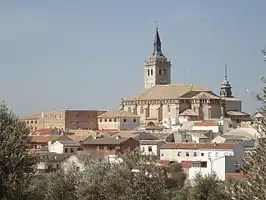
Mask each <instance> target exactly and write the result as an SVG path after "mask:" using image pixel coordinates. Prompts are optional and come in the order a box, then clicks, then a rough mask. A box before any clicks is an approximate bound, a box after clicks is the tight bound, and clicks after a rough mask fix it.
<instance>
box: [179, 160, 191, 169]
mask: <svg viewBox="0 0 266 200" xmlns="http://www.w3.org/2000/svg"><path fill="white" fill-rule="evenodd" d="M181 166H182V168H190V167H192V161H182V162H181Z"/></svg>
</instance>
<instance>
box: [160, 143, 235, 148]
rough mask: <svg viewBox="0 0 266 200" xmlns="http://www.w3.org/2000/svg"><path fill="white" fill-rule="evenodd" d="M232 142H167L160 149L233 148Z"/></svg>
mask: <svg viewBox="0 0 266 200" xmlns="http://www.w3.org/2000/svg"><path fill="white" fill-rule="evenodd" d="M235 147H236V144H234V143H220V144H213V143H167V144H165V145H163V146H162V147H161V149H233V148H235Z"/></svg>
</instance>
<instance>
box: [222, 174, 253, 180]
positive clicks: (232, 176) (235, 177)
mask: <svg viewBox="0 0 266 200" xmlns="http://www.w3.org/2000/svg"><path fill="white" fill-rule="evenodd" d="M225 179H226V180H230V179H232V180H247V179H248V175H246V174H243V173H226V174H225Z"/></svg>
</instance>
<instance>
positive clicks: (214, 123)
mask: <svg viewBox="0 0 266 200" xmlns="http://www.w3.org/2000/svg"><path fill="white" fill-rule="evenodd" d="M194 126H218V122H194Z"/></svg>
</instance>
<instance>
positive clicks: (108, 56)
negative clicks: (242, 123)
mask: <svg viewBox="0 0 266 200" xmlns="http://www.w3.org/2000/svg"><path fill="white" fill-rule="evenodd" d="M265 8H266V1H265V0H256V1H251V0H233V1H232V0H167V1H161V0H145V1H143V0H135V1H125V0H112V1H108V0H97V1H88V0H79V1H65V0H56V1H54V0H46V1H35V0H24V1H21V0H10V1H0V24H1V26H0V69H1V73H0V76H1V78H0V100H3V101H4V102H5V103H6V104H7V105H8V106H9V107H10V108H11V109H12V110H13V111H14V112H15V113H16V114H17V115H27V114H31V113H36V112H39V111H40V110H54V109H105V110H114V109H118V108H119V106H120V102H121V98H122V97H125V98H127V97H131V96H134V95H135V94H137V93H138V92H140V91H142V90H143V88H144V84H143V68H144V66H143V64H144V61H145V60H146V59H147V58H148V57H149V56H151V54H152V48H153V47H152V42H153V36H154V33H155V27H156V21H158V26H159V30H160V36H161V40H162V48H163V52H164V54H165V55H166V56H167V57H168V58H169V59H170V60H171V62H172V83H193V84H195V85H199V86H202V87H206V88H209V89H210V90H212V91H214V92H215V93H217V94H219V88H220V85H221V83H222V81H223V79H224V66H225V64H227V66H228V79H229V80H230V82H231V84H232V87H233V94H234V96H235V97H236V98H240V99H242V100H243V110H244V111H246V112H249V113H252V112H254V111H256V109H257V108H258V106H259V104H258V103H257V102H256V100H255V98H254V96H253V95H252V94H251V93H252V92H259V91H260V89H261V88H262V86H263V84H262V82H261V80H260V77H261V76H263V75H265V67H266V63H265V62H264V61H263V55H262V53H261V52H260V51H261V49H262V48H264V46H266V21H265V19H266V12H265ZM248 91H249V92H248Z"/></svg>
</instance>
